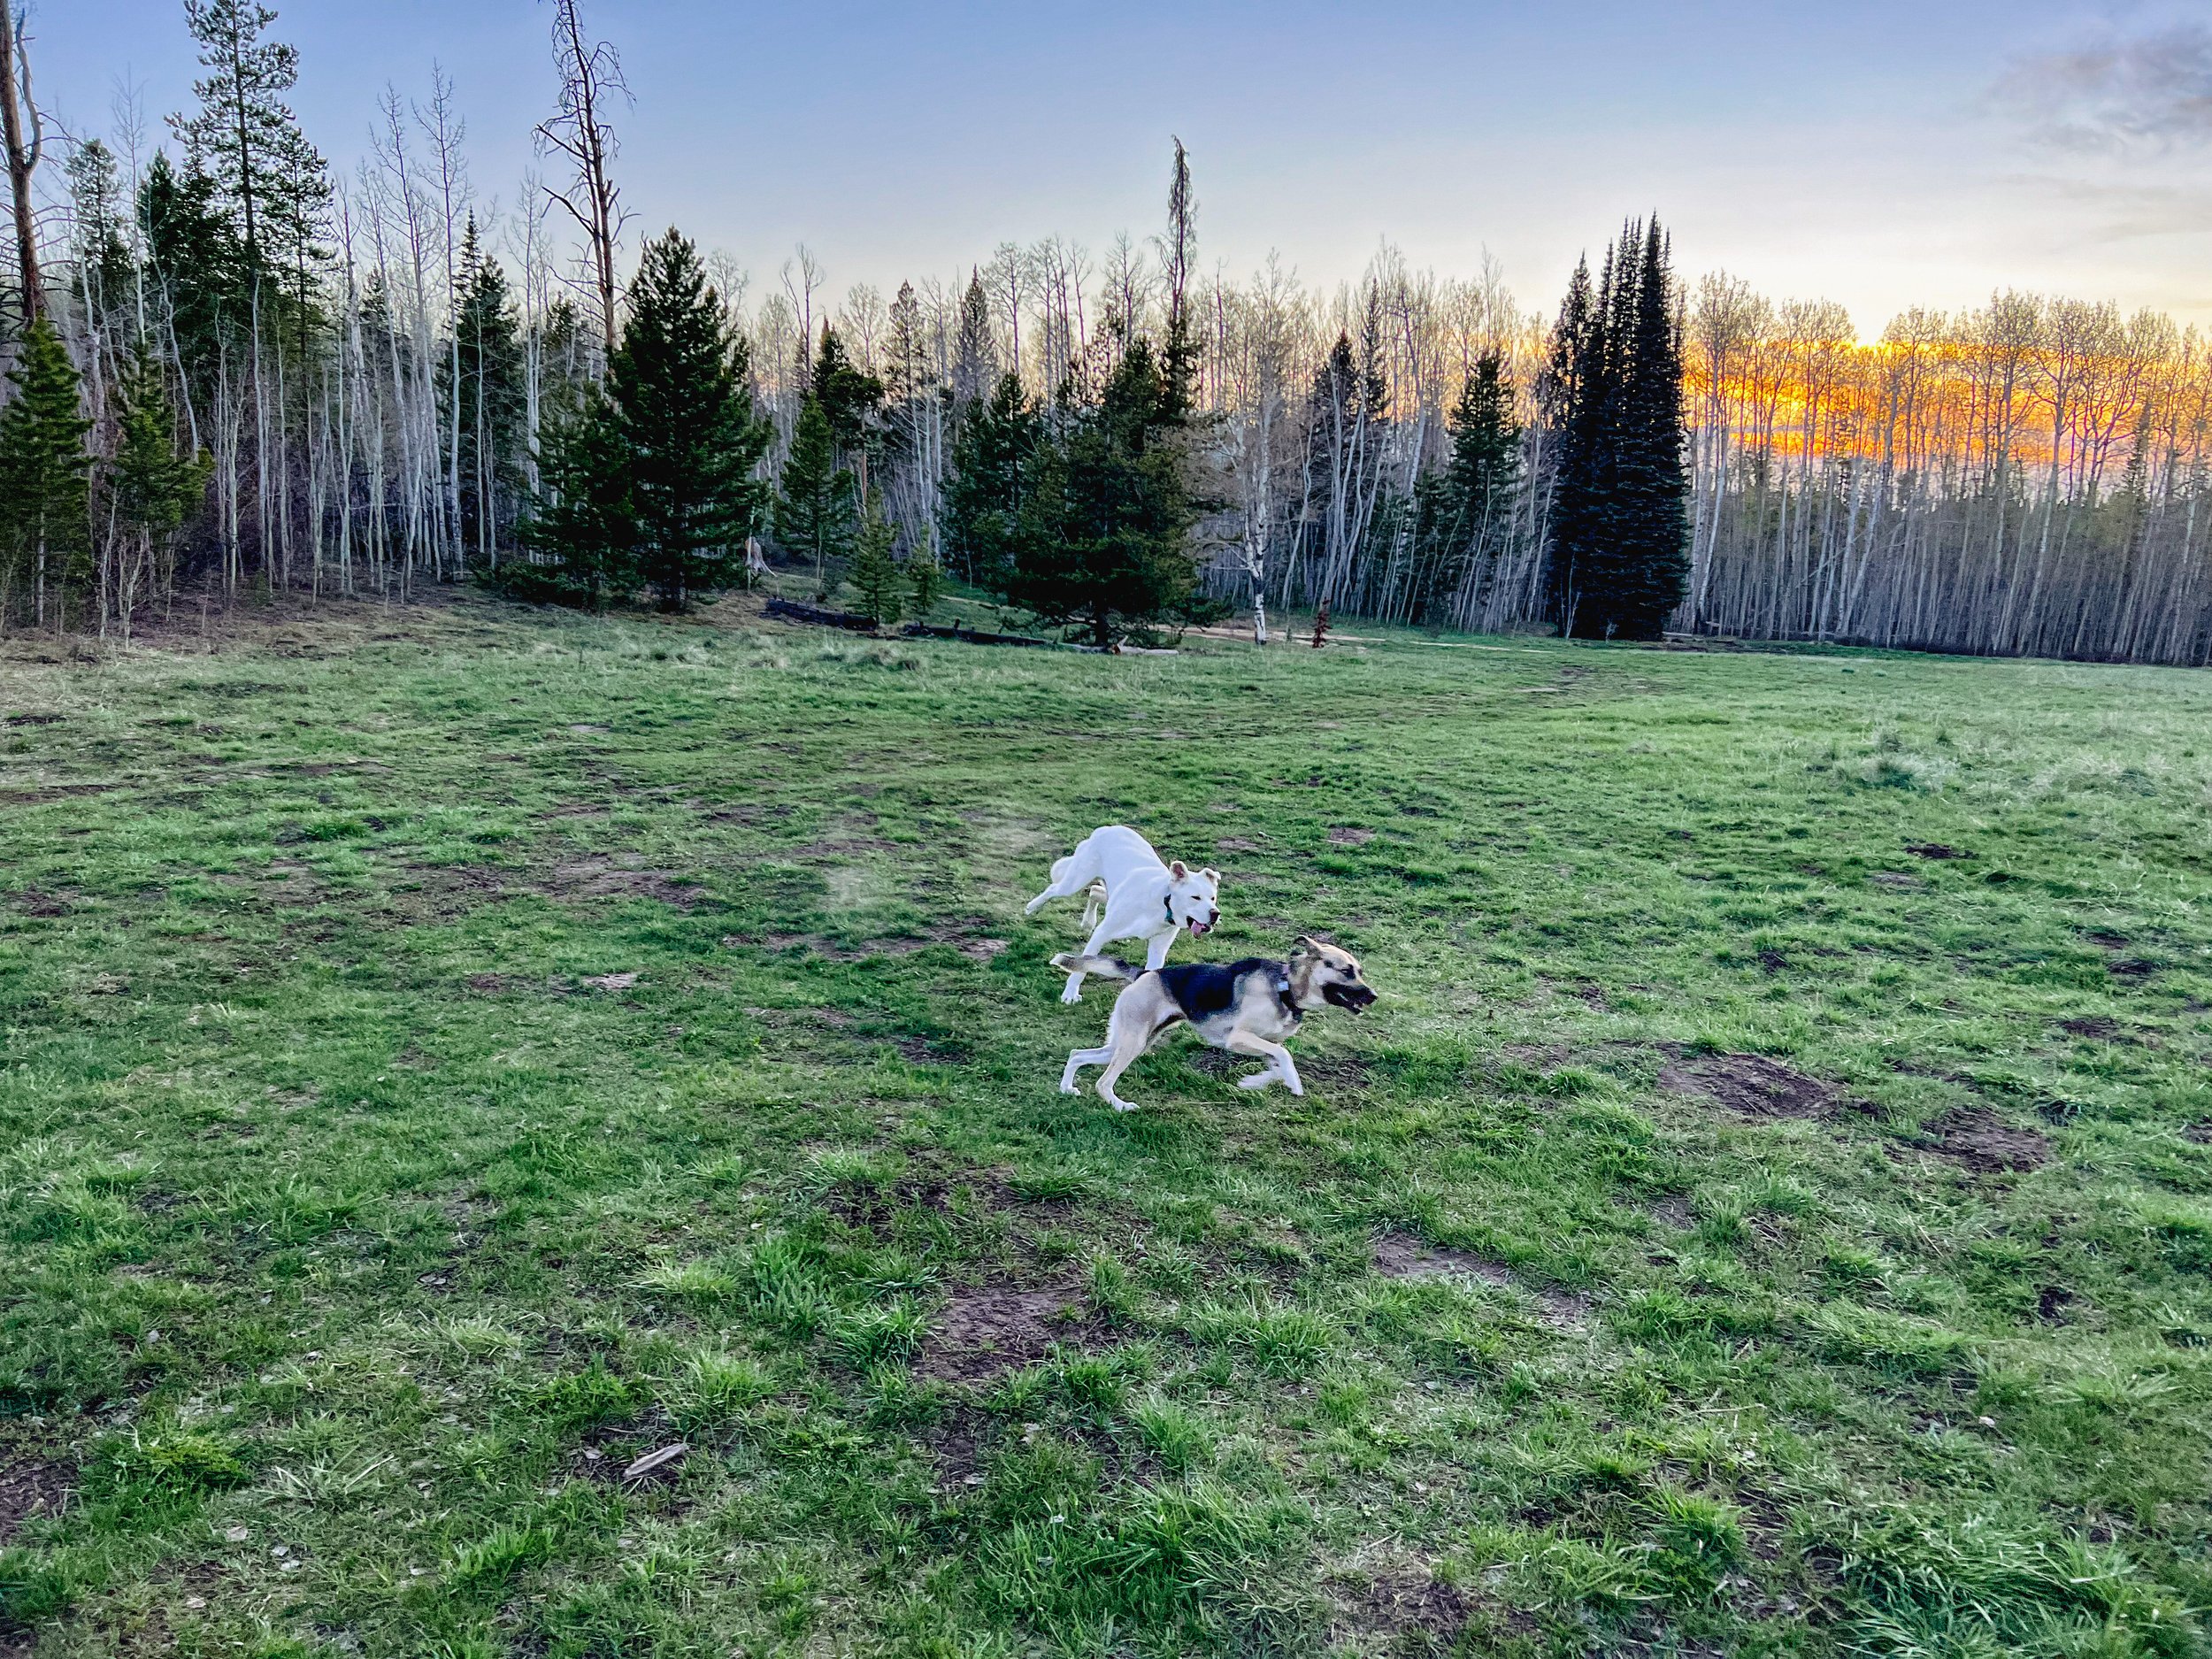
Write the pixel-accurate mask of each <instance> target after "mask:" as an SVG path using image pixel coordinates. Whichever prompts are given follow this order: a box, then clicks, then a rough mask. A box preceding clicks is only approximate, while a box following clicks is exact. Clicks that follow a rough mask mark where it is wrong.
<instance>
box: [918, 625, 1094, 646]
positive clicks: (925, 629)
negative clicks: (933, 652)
mask: <svg viewBox="0 0 2212 1659" xmlns="http://www.w3.org/2000/svg"><path fill="white" fill-rule="evenodd" d="M902 632H903V633H904V634H906V636H907V637H908V638H909V639H915V640H958V641H960V642H961V643H962V644H963V645H1057V644H1058V643H1059V641H1057V640H1039V639H1032V638H1031V637H1030V636H1029V635H1028V634H985V633H983V632H982V631H981V630H980V629H978V628H949V627H944V626H940V625H939V624H936V623H933V622H910V623H908V624H907V625H906V626H905V628H904V629H903V630H902Z"/></svg>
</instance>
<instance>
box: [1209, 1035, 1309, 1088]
mask: <svg viewBox="0 0 2212 1659" xmlns="http://www.w3.org/2000/svg"><path fill="white" fill-rule="evenodd" d="M1222 1046H1223V1047H1224V1048H1227V1049H1228V1050H1229V1051H1230V1052H1231V1053H1233V1054H1248V1055H1250V1056H1253V1057H1254V1058H1255V1059H1259V1060H1264V1061H1266V1062H1267V1063H1268V1066H1267V1070H1265V1071H1255V1072H1253V1073H1252V1074H1251V1076H1249V1077H1240V1078H1239V1079H1237V1087H1239V1088H1265V1087H1267V1086H1268V1085H1269V1084H1270V1083H1277V1082H1279V1083H1282V1084H1284V1085H1286V1087H1288V1088H1289V1090H1290V1092H1291V1093H1292V1094H1304V1093H1305V1092H1306V1086H1305V1084H1304V1083H1303V1082H1302V1080H1301V1079H1300V1078H1299V1076H1298V1066H1297V1064H1296V1063H1295V1062H1294V1061H1293V1060H1292V1059H1291V1057H1290V1050H1289V1049H1287V1048H1284V1047H1283V1045H1282V1044H1280V1043H1279V1042H1270V1041H1267V1039H1266V1038H1264V1037H1256V1036H1254V1035H1253V1034H1252V1033H1250V1032H1248V1031H1233V1032H1231V1033H1229V1038H1228V1041H1226V1042H1225V1043H1224V1044H1223V1045H1222Z"/></svg>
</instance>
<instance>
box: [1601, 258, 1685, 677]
mask: <svg viewBox="0 0 2212 1659" xmlns="http://www.w3.org/2000/svg"><path fill="white" fill-rule="evenodd" d="M1624 252H1625V253H1626V254H1627V256H1628V257H1630V258H1633V259H1635V260H1636V263H1637V277H1636V291H1635V295H1634V303H1633V305H1632V307H1630V308H1629V310H1628V315H1627V318H1626V326H1627V329H1628V350H1627V358H1628V365H1627V381H1626V385H1625V386H1624V388H1623V393H1622V397H1621V438H1622V449H1623V460H1624V465H1623V467H1622V476H1621V488H1622V501H1621V512H1620V518H1619V527H1618V532H1617V547H1618V549H1619V556H1618V562H1617V565H1616V566H1615V567H1614V570H1613V571H1612V572H1610V574H1611V576H1612V583H1611V586H1612V590H1613V592H1612V601H1611V607H1610V610H1611V616H1612V618H1613V620H1614V625H1615V633H1616V634H1617V636H1618V637H1620V638H1623V639H1631V640H1655V639H1657V638H1659V636H1660V634H1661V632H1662V631H1663V628H1664V627H1665V625H1666V619H1667V617H1668V614H1669V613H1670V612H1671V611H1673V610H1674V608H1675V607H1676V606H1677V605H1678V604H1680V603H1682V595H1683V594H1684V593H1685V592H1686V591H1687V589H1688V586H1689V576H1690V514H1689V497H1690V480H1689V474H1688V472H1686V469H1685V467H1684V465H1683V459H1684V455H1685V452H1686V449H1687V447H1688V442H1689V434H1688V432H1687V430H1686V427H1685V426H1684V422H1683V412H1682V330H1681V326H1680V323H1679V321H1678V311H1677V309H1676V304H1675V285H1674V271H1673V260H1672V257H1671V247H1670V244H1669V242H1668V239H1667V237H1666V235H1665V234H1664V233H1663V232H1662V231H1661V229H1660V227H1659V221H1658V219H1652V220H1651V222H1650V223H1649V224H1648V225H1647V227H1645V229H1644V236H1643V246H1642V248H1641V249H1640V250H1636V249H1634V248H1632V247H1631V248H1626V249H1624Z"/></svg>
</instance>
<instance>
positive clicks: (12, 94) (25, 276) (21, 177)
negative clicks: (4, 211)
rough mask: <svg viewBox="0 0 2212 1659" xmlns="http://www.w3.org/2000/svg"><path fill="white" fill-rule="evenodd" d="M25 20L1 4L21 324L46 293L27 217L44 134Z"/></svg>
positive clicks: (2, 114)
mask: <svg viewBox="0 0 2212 1659" xmlns="http://www.w3.org/2000/svg"><path fill="white" fill-rule="evenodd" d="M23 21H24V20H23V19H20V18H18V17H17V16H15V14H14V11H13V8H12V4H11V0H0V43H4V45H5V47H6V50H7V64H6V73H4V74H0V143H4V144H5V146H6V148H7V152H8V188H9V189H10V190H11V192H12V194H13V196H14V197H15V255H16V263H17V266H18V269H19V275H20V277H21V280H22V283H23V320H24V321H25V322H26V323H32V322H35V321H37V320H38V319H39V317H40V316H41V315H42V313H43V312H44V311H45V309H46V289H45V287H44V285H43V284H42V282H41V280H40V279H39V270H38V227H37V225H36V224H35V222H34V221H33V219H32V213H31V174H32V173H35V172H36V171H37V169H38V157H39V151H40V150H41V149H42V148H43V139H44V134H43V132H42V129H41V127H40V125H39V119H38V105H37V104H35V103H33V102H32V100H31V59H30V54H29V53H28V52H27V50H25V47H24V41H23ZM19 94H20V96H21V99H22V104H21V106H20V107H18V105H17V102H16V100H17V97H18V96H19ZM25 117H28V118H29V120H30V129H31V130H30V134H29V137H28V139H26V137H25V135H24V131H23V126H24V119H25Z"/></svg>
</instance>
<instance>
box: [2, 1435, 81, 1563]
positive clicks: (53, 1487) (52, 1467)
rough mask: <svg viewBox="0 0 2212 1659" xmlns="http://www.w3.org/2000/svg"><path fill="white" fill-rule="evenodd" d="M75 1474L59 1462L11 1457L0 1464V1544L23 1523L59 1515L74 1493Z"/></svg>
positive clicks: (13, 1534) (11, 1535)
mask: <svg viewBox="0 0 2212 1659" xmlns="http://www.w3.org/2000/svg"><path fill="white" fill-rule="evenodd" d="M75 1476H76V1471H74V1470H73V1469H70V1468H68V1467H67V1466H65V1464H61V1463H40V1462H35V1461H33V1460H31V1459H28V1458H17V1457H15V1456H13V1455H11V1456H10V1457H9V1458H8V1459H7V1461H6V1462H5V1463H0V1545H4V1544H5V1543H6V1542H7V1541H8V1540H10V1539H12V1538H13V1537H14V1536H15V1535H16V1533H17V1532H19V1530H20V1529H21V1528H22V1526H23V1524H24V1523H25V1522H26V1521H35V1520H43V1519H47V1518H49V1517H53V1516H57V1515H59V1514H60V1513H61V1512H62V1508H63V1506H64V1505H65V1504H66V1503H67V1502H69V1497H70V1494H71V1493H73V1492H74V1491H75V1490H76V1482H75Z"/></svg>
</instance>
